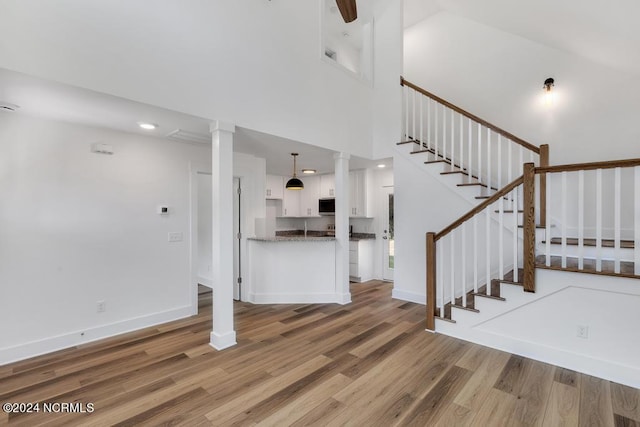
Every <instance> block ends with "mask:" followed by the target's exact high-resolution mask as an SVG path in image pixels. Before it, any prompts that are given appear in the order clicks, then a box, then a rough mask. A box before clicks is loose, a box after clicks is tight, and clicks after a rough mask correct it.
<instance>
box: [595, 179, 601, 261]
mask: <svg viewBox="0 0 640 427" xmlns="http://www.w3.org/2000/svg"><path fill="white" fill-rule="evenodd" d="M596 271H602V169H598V170H597V171H596Z"/></svg>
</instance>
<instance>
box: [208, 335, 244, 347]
mask: <svg viewBox="0 0 640 427" xmlns="http://www.w3.org/2000/svg"><path fill="white" fill-rule="evenodd" d="M210 337H211V338H210V342H209V345H210V346H211V347H213V348H215V349H216V350H224V349H225V348H229V347H233V346H234V345H236V344H237V342H236V331H230V332H227V333H225V334H222V335H220V334H218V333H217V332H211V335H210Z"/></svg>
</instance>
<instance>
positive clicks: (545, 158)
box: [540, 144, 549, 227]
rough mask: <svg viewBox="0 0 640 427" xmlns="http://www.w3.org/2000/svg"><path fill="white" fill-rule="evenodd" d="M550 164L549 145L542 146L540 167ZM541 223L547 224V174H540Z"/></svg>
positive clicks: (542, 224)
mask: <svg viewBox="0 0 640 427" xmlns="http://www.w3.org/2000/svg"><path fill="white" fill-rule="evenodd" d="M547 166H549V145H548V144H543V145H541V146H540V167H541V168H546V167H547ZM540 225H541V226H542V227H544V226H546V225H547V174H546V173H542V174H540Z"/></svg>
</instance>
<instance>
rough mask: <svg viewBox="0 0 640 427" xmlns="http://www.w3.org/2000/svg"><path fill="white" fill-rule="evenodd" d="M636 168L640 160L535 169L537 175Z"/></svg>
mask: <svg viewBox="0 0 640 427" xmlns="http://www.w3.org/2000/svg"><path fill="white" fill-rule="evenodd" d="M635 166H640V159H624V160H609V161H604V162H590V163H570V164H566V165H556V166H546V167H544V166H540V167H537V168H535V172H536V174H542V173H557V172H577V171H581V170H594V169H613V168H630V167H635Z"/></svg>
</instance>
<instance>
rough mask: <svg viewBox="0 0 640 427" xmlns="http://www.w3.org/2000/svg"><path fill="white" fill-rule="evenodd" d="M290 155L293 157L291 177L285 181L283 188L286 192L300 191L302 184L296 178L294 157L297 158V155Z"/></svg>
mask: <svg viewBox="0 0 640 427" xmlns="http://www.w3.org/2000/svg"><path fill="white" fill-rule="evenodd" d="M291 155H292V156H293V176H292V177H291V179H290V180H289V181H287V185H285V188H286V189H287V190H302V189H303V188H304V184H303V183H302V181H300V180H299V179H298V177H297V176H296V157H297V156H298V153H291Z"/></svg>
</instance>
